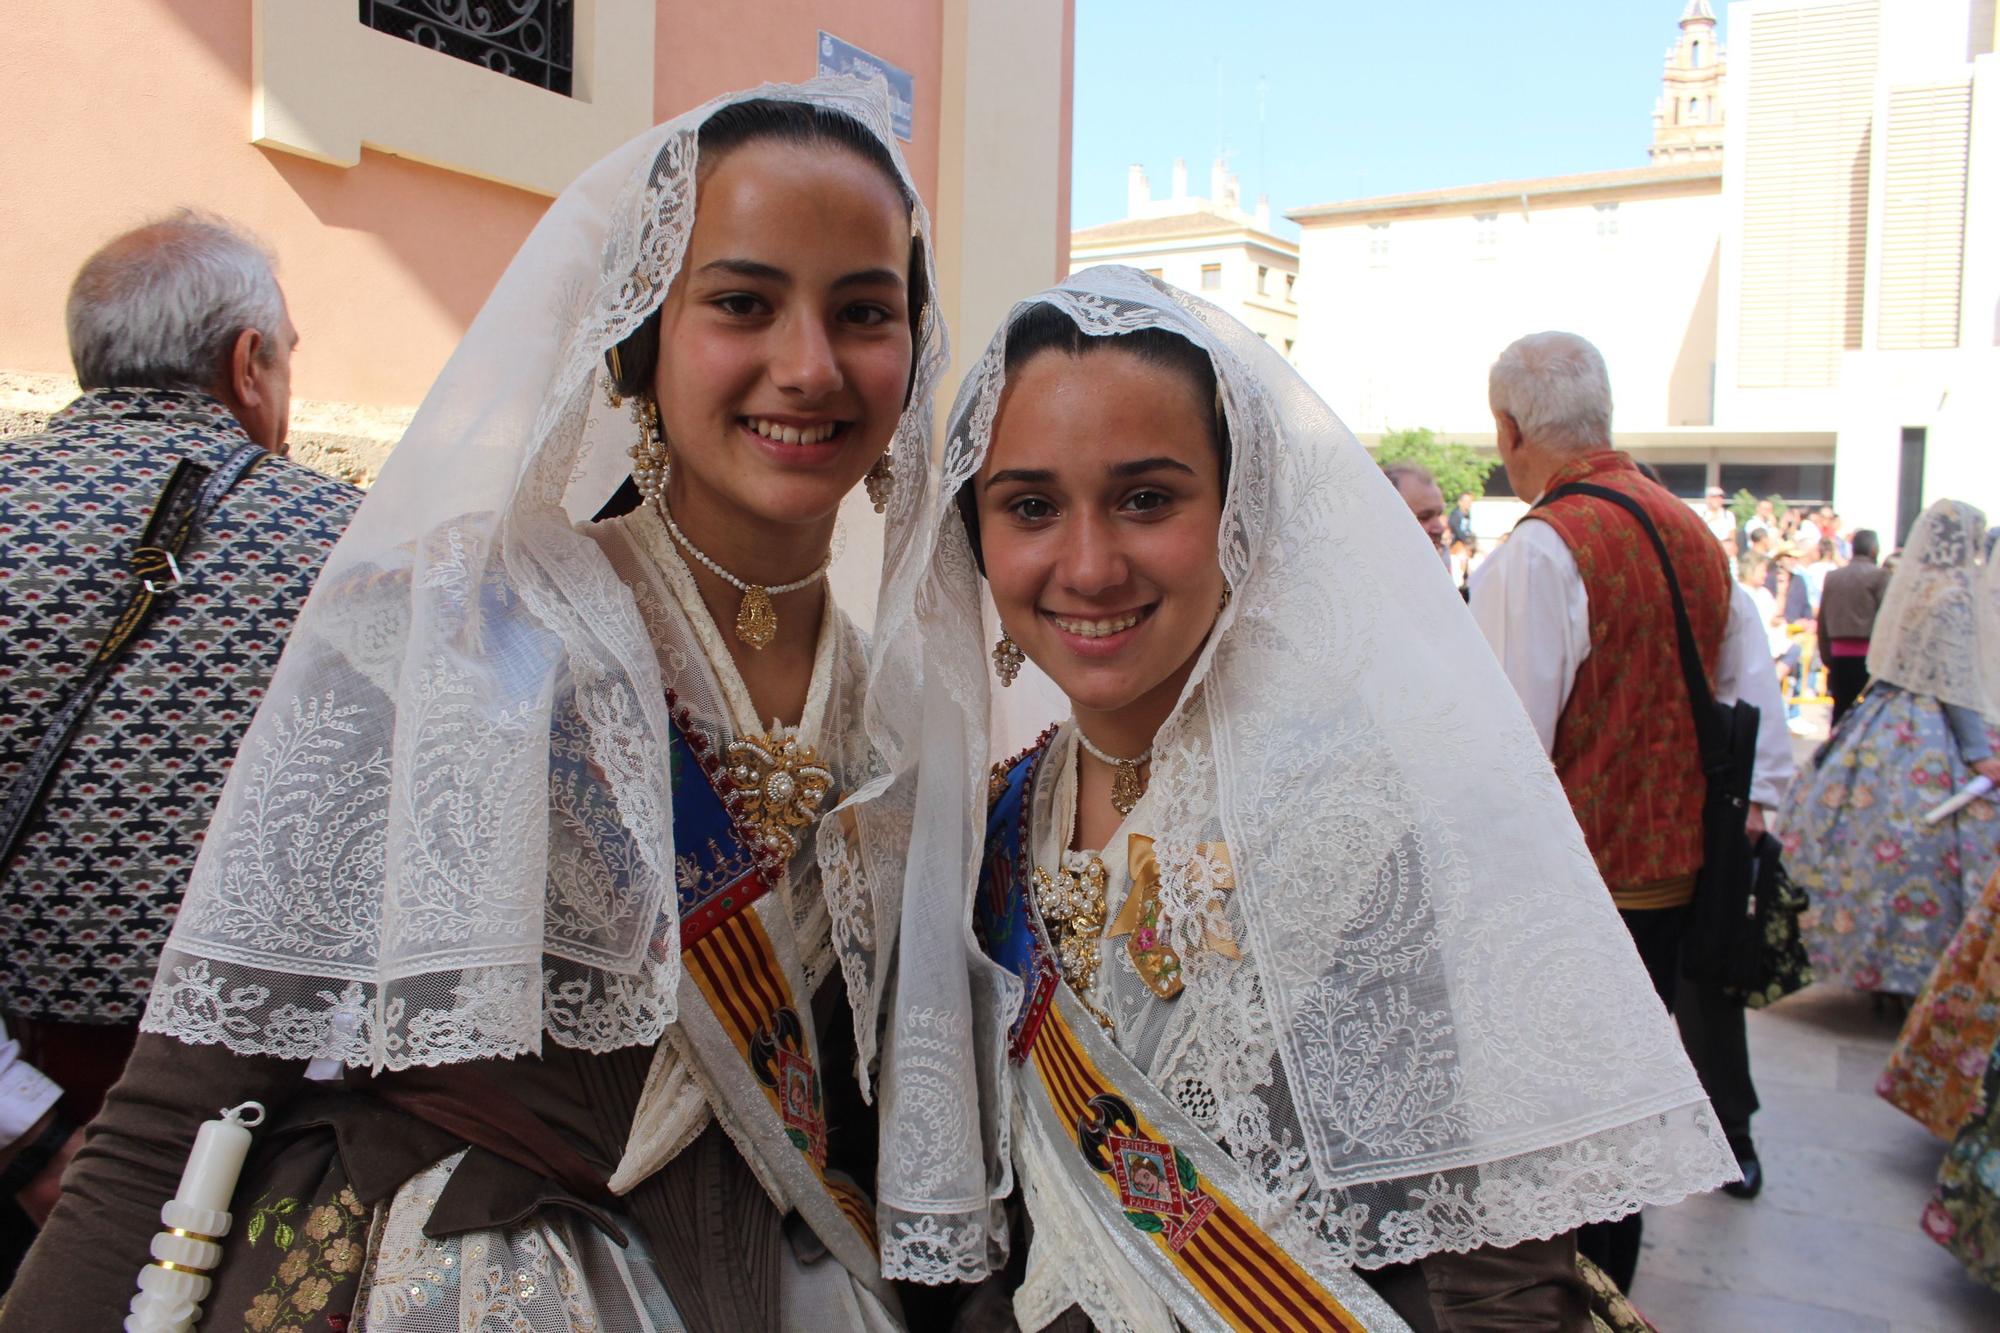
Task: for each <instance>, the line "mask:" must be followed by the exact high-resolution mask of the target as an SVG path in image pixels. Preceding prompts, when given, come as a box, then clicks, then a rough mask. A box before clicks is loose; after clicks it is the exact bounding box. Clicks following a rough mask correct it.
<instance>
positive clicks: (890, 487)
mask: <svg viewBox="0 0 2000 1333" xmlns="http://www.w3.org/2000/svg"><path fill="white" fill-rule="evenodd" d="M861 484H862V485H864V486H866V487H867V488H868V503H869V504H872V505H874V506H875V512H876V513H878V514H882V513H887V512H888V509H889V496H890V495H891V494H893V493H894V492H895V489H896V470H895V468H893V467H891V466H890V465H889V451H888V450H886V449H885V450H883V451H882V456H881V457H879V458H877V459H876V460H875V466H874V467H871V468H869V469H868V475H867V476H865V477H863V478H862V479H861Z"/></svg>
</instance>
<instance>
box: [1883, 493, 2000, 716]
mask: <svg viewBox="0 0 2000 1333" xmlns="http://www.w3.org/2000/svg"><path fill="white" fill-rule="evenodd" d="M1985 551H1986V515H1985V514H1983V513H1981V512H1980V511H1979V510H1978V509H1976V508H1974V507H1973V506H1971V505H1969V504H1967V503H1966V502H1965V501H1963V500H1939V501H1937V502H1936V503H1934V504H1932V505H1931V507H1930V508H1928V509H1926V510H1924V512H1923V513H1922V514H1921V515H1919V516H1918V518H1917V523H1916V527H1915V528H1914V529H1912V531H1911V532H1910V539H1909V541H1907V542H1905V543H1904V545H1903V549H1902V552H1901V554H1899V555H1898V556H1897V557H1896V570H1895V573H1893V574H1892V575H1890V577H1889V588H1888V591H1887V592H1885V593H1883V594H1882V609H1881V610H1880V611H1879V612H1877V613H1876V616H1875V631H1874V633H1873V634H1872V635H1870V636H1869V639H1868V674H1869V675H1871V676H1873V677H1874V678H1875V679H1877V680H1884V681H1887V682H1889V683H1890V684H1891V685H1900V686H1902V687H1903V688H1904V689H1906V690H1908V691H1910V692H1911V693H1912V694H1923V695H1928V696H1930V697H1931V698H1933V699H1937V700H1939V701H1940V702H1943V703H1948V704H1956V705H1957V706H1959V707H1961V708H1970V709H1972V710H1974V711H1975V712H1978V713H1982V714H1984V715H1985V716H1986V718H1987V720H1988V721H1989V722H1992V723H1993V724H1994V725H1995V726H2000V577H1996V575H1995V571H1994V568H1993V563H1994V562H1993V560H1992V558H1991V557H1990V556H1986V555H1985ZM1982 557H1984V558H1983V559H1982ZM1982 564H1983V566H1984V568H1983V569H1982Z"/></svg>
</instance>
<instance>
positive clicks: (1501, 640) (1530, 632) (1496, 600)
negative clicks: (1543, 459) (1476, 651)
mask: <svg viewBox="0 0 2000 1333" xmlns="http://www.w3.org/2000/svg"><path fill="white" fill-rule="evenodd" d="M1472 618H1473V619H1474V620H1475V621H1477V622H1478V623H1479V630H1480V632H1481V633H1482V634H1484V635H1485V636H1486V642H1487V643H1488V644H1489V645H1490V646H1491V647H1492V649H1493V655H1494V656H1495V657H1497V658H1499V659H1500V669H1501V670H1502V671H1505V672H1506V673H1507V679H1508V680H1509V681H1510V682H1512V684H1513V686H1514V693H1516V694H1518V695H1520V696H1521V703H1522V706H1523V707H1525V708H1526V709H1527V710H1528V719H1529V720H1530V721H1531V722H1533V723H1534V724H1535V734H1536V735H1538V736H1540V737H1541V738H1542V748H1543V749H1544V750H1548V751H1551V752H1553V751H1554V749H1555V744H1556V723H1557V722H1558V721H1560V720H1561V718H1562V711H1563V705H1565V704H1567V703H1568V702H1569V694H1570V690H1571V689H1573V688H1574V687H1575V685H1576V672H1577V668H1578V667H1580V666H1582V665H1583V659H1584V658H1585V657H1587V656H1589V655H1590V597H1589V594H1588V593H1586V592H1585V591H1584V587H1583V574H1582V572H1581V571H1579V570H1578V569H1577V567H1576V557H1575V556H1573V555H1571V554H1570V553H1569V547H1568V545H1566V544H1565V543H1564V542H1563V539H1562V537H1561V536H1560V535H1558V534H1557V532H1556V530H1555V529H1554V528H1552V527H1550V526H1549V525H1548V524H1546V523H1544V522H1542V521H1541V520H1539V519H1536V520H1535V521H1533V522H1526V523H1522V524H1520V525H1519V526H1518V527H1516V528H1515V529H1514V532H1513V535H1512V536H1510V537H1508V538H1507V541H1506V543H1505V544H1504V545H1503V546H1501V548H1500V549H1499V550H1497V551H1495V552H1494V553H1493V555H1492V557H1491V558H1490V559H1488V560H1487V561H1486V562H1485V563H1484V564H1482V565H1481V566H1480V567H1479V572H1478V573H1477V574H1475V575H1474V576H1473V579H1472Z"/></svg>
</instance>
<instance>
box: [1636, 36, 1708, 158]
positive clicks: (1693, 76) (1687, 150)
mask: <svg viewBox="0 0 2000 1333" xmlns="http://www.w3.org/2000/svg"><path fill="white" fill-rule="evenodd" d="M1722 75H1723V58H1722V43H1721V42H1719V41H1717V40H1716V36H1715V11H1714V10H1713V9H1712V8H1710V7H1709V3H1708V0H1687V8H1686V9H1683V10H1682V11H1681V33H1680V37H1679V39H1678V40H1677V41H1675V43H1674V45H1673V48H1672V49H1671V50H1669V51H1668V52H1667V72H1666V76H1665V78H1663V79H1662V80H1661V87H1660V100H1659V101H1658V102H1656V103H1654V104H1653V146H1652V149H1651V150H1650V151H1651V154H1652V159H1653V161H1655V162H1659V163H1668V162H1696V161H1700V160H1702V159H1705V158H1718V157H1721V156H1722Z"/></svg>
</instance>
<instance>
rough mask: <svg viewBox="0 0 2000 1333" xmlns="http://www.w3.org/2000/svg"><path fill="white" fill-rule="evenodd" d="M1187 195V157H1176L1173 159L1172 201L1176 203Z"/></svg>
mask: <svg viewBox="0 0 2000 1333" xmlns="http://www.w3.org/2000/svg"><path fill="white" fill-rule="evenodd" d="M1187 197H1188V193H1187V159H1186V158H1184V157H1177V158H1175V159H1174V201H1175V202H1176V203H1178V202H1180V201H1182V200H1184V199H1186V198H1187Z"/></svg>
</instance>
